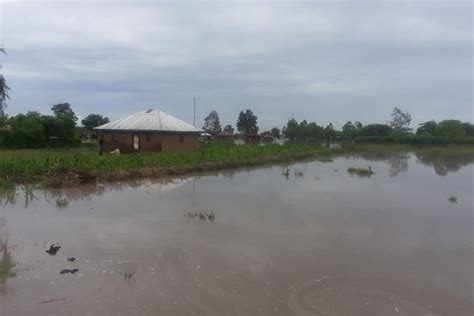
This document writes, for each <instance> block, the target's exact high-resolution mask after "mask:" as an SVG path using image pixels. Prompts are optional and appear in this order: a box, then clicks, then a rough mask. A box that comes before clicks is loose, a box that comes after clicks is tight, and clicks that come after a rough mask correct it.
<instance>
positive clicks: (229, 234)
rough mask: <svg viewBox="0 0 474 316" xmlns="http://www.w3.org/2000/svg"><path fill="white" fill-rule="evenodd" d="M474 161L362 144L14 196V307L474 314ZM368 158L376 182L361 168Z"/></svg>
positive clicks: (9, 198) (0, 303)
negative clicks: (255, 163) (328, 154)
mask: <svg viewBox="0 0 474 316" xmlns="http://www.w3.org/2000/svg"><path fill="white" fill-rule="evenodd" d="M472 163H474V155H472V154H459V155H444V154H443V153H439V152H438V153H427V152H422V153H414V152H391V153H384V152H378V153H360V154H358V155H354V156H350V157H349V156H347V157H339V158H336V159H334V161H333V162H319V161H315V162H308V163H298V164H293V165H289V166H273V167H266V168H257V169H249V170H242V171H237V172H228V173H220V174H204V175H202V174H201V175H196V176H192V177H188V178H183V179H174V180H173V179H167V180H166V181H160V182H158V181H150V180H148V181H141V182H133V183H119V184H114V185H107V186H87V187H81V188H72V189H64V190H49V191H43V190H32V189H28V188H23V189H20V190H18V191H17V192H16V193H15V194H11V193H10V194H6V195H4V196H3V197H2V200H1V203H2V206H1V209H0V217H1V218H2V223H3V228H0V229H3V233H4V234H8V237H9V239H8V240H9V242H10V245H11V247H10V248H11V252H12V255H13V257H14V260H15V262H17V265H16V266H15V272H16V273H17V277H16V278H11V279H9V280H8V281H7V283H6V284H4V285H3V287H4V289H3V295H0V314H1V315H77V314H91V315H93V314H94V315H193V314H197V315H208V314H214V315H230V314H235V315H237V314H239V315H241V314H245V315H364V316H370V315H449V316H453V315H462V316H464V315H472V314H473V289H474V277H473V267H474V265H473V253H474V247H473V246H474V240H473V175H474V173H473V168H472V166H473V165H472ZM368 166H370V167H371V168H372V170H373V171H374V172H375V174H374V175H372V176H371V177H363V178H360V177H357V176H351V175H350V174H348V173H347V168H349V167H364V168H367V167H368ZM450 197H451V198H450ZM453 197H455V198H453ZM211 212H212V214H213V215H214V217H212V221H211V220H210V219H209V218H210V217H208V215H210V214H211ZM188 213H193V214H194V213H202V215H203V216H202V217H201V219H200V218H199V216H196V217H192V218H191V216H188ZM52 244H58V245H59V246H61V248H60V249H59V250H58V252H57V254H56V255H54V256H53V255H50V254H48V253H46V252H45V251H46V250H48V249H49V247H50V246H51V245H52ZM72 257H74V258H75V259H76V260H75V261H74V262H71V261H68V258H69V259H71V258H72ZM64 269H69V270H73V269H78V270H79V271H77V272H76V273H64V274H61V273H60V272H61V271H63V270H64ZM74 271H75V270H74Z"/></svg>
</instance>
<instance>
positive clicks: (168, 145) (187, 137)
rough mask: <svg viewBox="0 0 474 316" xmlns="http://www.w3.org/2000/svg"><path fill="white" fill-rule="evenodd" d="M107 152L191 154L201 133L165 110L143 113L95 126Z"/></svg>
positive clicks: (197, 146)
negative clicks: (186, 152)
mask: <svg viewBox="0 0 474 316" xmlns="http://www.w3.org/2000/svg"><path fill="white" fill-rule="evenodd" d="M94 130H96V131H98V132H99V135H98V136H99V140H101V141H103V146H104V151H106V152H107V151H108V152H110V151H114V150H116V149H119V150H120V152H121V153H131V152H161V151H192V150H195V149H198V148H199V135H200V134H201V132H202V131H201V130H200V129H198V128H196V127H194V126H193V125H191V124H189V123H186V122H184V121H182V120H180V119H178V118H176V117H173V116H171V115H169V114H166V113H164V112H162V111H154V110H148V111H142V112H138V113H135V114H132V115H129V116H127V117H125V118H123V119H121V120H117V121H114V122H110V123H107V124H104V125H101V126H98V127H96V128H95V129H94Z"/></svg>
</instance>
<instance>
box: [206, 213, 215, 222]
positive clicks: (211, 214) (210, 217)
mask: <svg viewBox="0 0 474 316" xmlns="http://www.w3.org/2000/svg"><path fill="white" fill-rule="evenodd" d="M207 219H208V220H210V221H211V222H214V220H215V219H216V217H215V216H214V210H211V213H210V214H208V215H207Z"/></svg>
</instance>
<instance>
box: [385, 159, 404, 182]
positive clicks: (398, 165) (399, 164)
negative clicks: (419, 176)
mask: <svg viewBox="0 0 474 316" xmlns="http://www.w3.org/2000/svg"><path fill="white" fill-rule="evenodd" d="M409 158H410V157H409V156H408V155H406V154H400V155H397V156H391V157H389V158H388V159H387V161H386V162H387V163H388V165H389V167H390V168H389V174H390V178H394V177H396V176H397V175H399V174H400V173H405V172H407V171H408V159H409Z"/></svg>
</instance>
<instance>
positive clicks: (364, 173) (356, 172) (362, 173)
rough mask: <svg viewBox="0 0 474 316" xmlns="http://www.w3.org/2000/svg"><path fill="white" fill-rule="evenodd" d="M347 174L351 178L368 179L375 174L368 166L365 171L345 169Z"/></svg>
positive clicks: (361, 169)
mask: <svg viewBox="0 0 474 316" xmlns="http://www.w3.org/2000/svg"><path fill="white" fill-rule="evenodd" d="M347 172H348V173H349V174H350V175H351V176H353V175H357V176H359V177H368V178H370V177H371V176H372V175H373V174H374V173H375V172H373V171H372V167H370V166H369V168H367V169H365V168H354V167H351V168H349V169H347Z"/></svg>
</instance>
